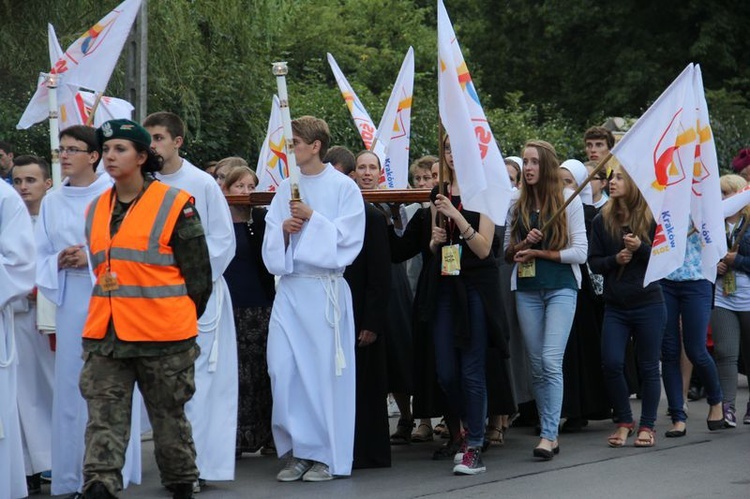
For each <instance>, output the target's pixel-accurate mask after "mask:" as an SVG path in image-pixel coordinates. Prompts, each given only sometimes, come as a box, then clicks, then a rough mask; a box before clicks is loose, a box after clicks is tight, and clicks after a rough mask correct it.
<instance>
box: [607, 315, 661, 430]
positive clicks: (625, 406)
mask: <svg viewBox="0 0 750 499" xmlns="http://www.w3.org/2000/svg"><path fill="white" fill-rule="evenodd" d="M666 321H667V309H666V307H665V305H664V303H654V304H650V305H646V306H643V307H638V308H634V309H624V308H619V307H612V306H609V305H607V307H606V308H605V309H604V324H603V327H602V364H603V368H604V383H605V384H606V386H607V392H609V398H610V401H611V402H612V407H613V408H614V411H615V415H616V416H617V417H618V419H619V421H620V422H621V423H632V422H633V413H632V411H631V410H630V400H629V399H630V390H629V389H628V383H627V381H625V373H624V366H625V350H626V349H627V345H628V340H629V339H630V336H631V335H632V336H633V338H634V339H635V348H636V358H637V359H638V372H639V373H640V376H641V396H642V406H641V421H640V423H639V426H645V427H647V428H651V429H653V428H654V424H655V423H656V411H657V409H658V407H659V397H660V396H661V380H660V379H659V357H660V355H661V344H662V338H663V335H664V325H665V324H666Z"/></svg>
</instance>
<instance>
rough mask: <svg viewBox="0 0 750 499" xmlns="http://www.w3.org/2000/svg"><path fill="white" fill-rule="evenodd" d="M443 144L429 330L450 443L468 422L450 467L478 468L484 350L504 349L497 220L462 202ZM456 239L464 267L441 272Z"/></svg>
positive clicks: (463, 471)
mask: <svg viewBox="0 0 750 499" xmlns="http://www.w3.org/2000/svg"><path fill="white" fill-rule="evenodd" d="M444 150H445V163H446V165H447V166H448V168H447V171H448V176H449V183H448V185H447V186H446V187H447V188H446V191H445V195H442V194H437V187H436V188H434V189H433V192H432V202H433V204H432V207H431V210H432V211H431V215H432V220H433V222H432V237H431V240H430V251H431V252H432V253H433V255H435V258H434V259H433V262H432V263H433V272H431V277H432V279H433V282H432V285H431V286H430V288H431V289H430V292H431V294H432V296H434V301H433V303H435V304H436V305H435V310H434V314H433V315H432V317H433V324H432V332H433V339H434V343H435V361H436V362H435V364H436V367H437V375H438V382H439V384H440V387H441V388H442V389H443V391H444V392H445V395H446V401H447V405H448V406H447V413H446V415H445V420H446V423H447V425H448V429H449V431H450V434H451V439H452V446H451V444H449V445H448V446H447V447H446V449H449V450H453V448H454V447H456V445H457V444H458V442H460V438H461V436H460V435H461V433H460V424H461V421H463V422H464V425H465V427H466V430H467V434H466V439H465V446H463V448H462V449H460V450H459V449H458V448H456V449H455V451H458V452H457V454H456V456H455V458H454V464H455V465H456V466H455V467H454V468H453V472H454V473H456V474H471V475H473V474H477V473H481V472H484V471H485V469H486V468H485V466H484V464H483V463H482V458H481V449H482V445H483V443H484V422H485V418H486V416H487V383H486V356H487V349H488V346H489V345H492V346H496V347H498V348H502V349H503V351H504V352H505V353H506V356H507V344H505V339H504V336H503V335H502V329H501V325H500V322H501V317H500V315H499V314H500V312H499V310H500V308H501V307H500V278H499V273H498V268H497V262H496V260H495V255H494V252H493V249H496V248H497V246H498V244H497V243H496V242H495V237H494V236H495V225H494V223H493V222H492V220H491V219H490V218H489V217H487V216H486V215H484V214H481V213H477V212H473V211H469V210H466V209H464V208H463V205H462V203H461V197H460V196H461V191H460V189H459V185H458V183H457V182H454V181H453V155H452V151H451V144H450V140H449V139H448V138H446V140H445V148H444ZM438 214H441V215H442V216H444V217H445V219H446V223H445V228H443V227H441V226H440V225H438V224H437V223H436V216H437V215H438ZM454 245H459V246H460V251H461V252H460V257H459V261H460V271H459V273H458V275H443V273H442V272H441V270H442V265H441V262H444V261H447V260H446V259H445V258H444V257H443V254H444V252H446V251H447V249H448V248H450V247H451V246H454ZM443 248H446V249H443ZM438 266H440V267H441V269H438V268H437V267H438ZM455 451H454V452H455Z"/></svg>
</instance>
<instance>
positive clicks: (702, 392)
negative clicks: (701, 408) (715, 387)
mask: <svg viewBox="0 0 750 499" xmlns="http://www.w3.org/2000/svg"><path fill="white" fill-rule="evenodd" d="M705 396H706V389H705V388H703V387H702V386H696V385H690V388H689V389H688V394H687V397H688V400H690V401H692V402H695V401H696V400H700V399H702V398H705Z"/></svg>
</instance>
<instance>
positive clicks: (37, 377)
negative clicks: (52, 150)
mask: <svg viewBox="0 0 750 499" xmlns="http://www.w3.org/2000/svg"><path fill="white" fill-rule="evenodd" d="M11 176H12V180H13V187H14V188H15V189H16V192H18V194H19V195H20V196H21V199H22V200H23V202H24V204H25V205H26V210H27V211H28V213H29V215H30V216H31V221H32V227H33V224H34V223H36V220H37V218H38V216H39V208H40V206H41V204H42V199H43V198H44V195H45V194H46V193H47V191H48V190H49V188H50V187H52V179H51V174H50V166H49V163H47V161H45V160H44V159H43V158H40V157H37V156H16V157H15V158H13V169H12V170H11ZM32 227H29V230H30V231H31V230H33V229H32ZM32 234H33V232H32ZM35 291H36V290H34V291H33V292H32V293H29V295H27V296H24V297H23V298H21V299H19V300H17V301H16V302H14V305H13V311H14V316H13V320H14V322H15V328H16V329H15V332H16V349H17V351H18V415H19V418H20V421H21V437H22V442H23V458H24V467H25V469H26V476H28V477H29V493H33V492H34V491H38V490H39V487H40V481H39V479H40V477H39V474H41V472H42V471H46V470H49V469H51V467H52V393H53V389H52V387H53V384H54V380H55V353H54V351H53V350H52V344H51V342H50V337H49V336H48V335H46V334H42V332H41V331H40V329H39V327H38V326H37V300H38V299H39V296H42V298H41V299H44V298H43V295H38V293H36V292H35Z"/></svg>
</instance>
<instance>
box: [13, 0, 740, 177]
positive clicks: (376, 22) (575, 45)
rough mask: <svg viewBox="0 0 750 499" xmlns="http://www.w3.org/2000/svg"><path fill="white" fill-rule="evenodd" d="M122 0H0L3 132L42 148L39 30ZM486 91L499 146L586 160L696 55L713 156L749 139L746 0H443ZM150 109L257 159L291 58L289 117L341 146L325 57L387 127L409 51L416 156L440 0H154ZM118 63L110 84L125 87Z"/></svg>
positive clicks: (422, 141) (225, 149) (433, 119)
mask: <svg viewBox="0 0 750 499" xmlns="http://www.w3.org/2000/svg"><path fill="white" fill-rule="evenodd" d="M118 2H119V0H55V1H54V2H50V1H49V0H25V1H24V2H15V1H10V0H0V16H2V18H3V19H6V20H7V21H6V24H5V25H4V29H3V30H0V44H2V45H1V46H2V47H3V54H2V56H0V88H3V90H4V91H3V92H2V94H0V136H1V137H3V138H4V139H9V140H11V141H13V142H14V143H15V144H16V145H17V148H18V149H19V150H22V151H31V152H37V153H44V151H46V149H47V145H46V144H47V138H46V137H47V131H46V125H44V124H42V125H37V126H35V127H33V128H32V129H31V130H29V131H16V130H15V123H16V122H17V121H18V118H19V117H20V115H21V113H22V112H23V109H24V107H25V106H26V103H27V102H28V100H29V98H30V97H31V94H32V92H33V90H34V84H35V82H36V78H37V75H38V73H39V72H40V71H43V70H46V69H47V66H48V60H47V59H48V55H47V40H46V36H45V34H46V23H47V22H51V23H53V24H54V25H55V27H56V29H57V33H58V36H59V37H60V42H61V44H62V46H63V47H66V46H68V45H69V44H70V43H72V42H73V41H74V40H75V39H76V38H77V37H78V36H79V34H80V33H81V32H82V31H83V30H85V29H87V28H88V27H89V26H91V25H92V24H93V23H94V22H95V21H96V20H98V19H99V18H101V17H102V16H103V15H105V14H106V13H107V12H108V11H109V10H111V9H112V8H113V7H114V6H116V5H117V3H118ZM445 3H446V7H447V9H448V12H449V15H450V16H451V19H452V20H453V23H454V27H455V30H456V33H457V36H458V38H459V41H460V43H461V46H462V48H463V51H464V57H465V59H466V60H467V63H468V65H469V68H470V70H471V73H472V78H473V80H474V82H475V84H476V86H477V89H478V91H479V95H480V97H481V99H482V102H483V104H484V106H485V109H486V111H487V115H488V118H489V120H490V122H491V124H492V126H493V130H494V132H495V135H496V136H497V139H498V141H499V142H500V144H501V148H502V150H503V152H504V153H506V154H518V152H519V151H520V148H521V147H522V145H523V143H524V142H525V141H526V140H528V139H530V138H536V137H539V138H544V139H546V140H549V141H550V142H552V143H553V144H555V145H556V147H557V148H558V151H559V153H560V156H561V157H563V158H565V157H579V158H580V157H582V156H583V150H582V149H581V135H582V132H583V130H585V129H586V128H587V127H588V126H590V125H593V124H600V123H601V122H603V121H604V119H605V117H607V116H613V115H616V116H626V117H637V116H639V115H640V114H641V113H642V112H643V111H644V110H645V109H646V107H647V106H648V105H649V104H650V103H651V102H653V100H654V99H655V98H656V97H657V96H658V95H659V93H660V92H661V91H662V90H663V89H664V88H665V87H666V86H667V85H668V84H669V82H670V81H671V80H672V79H673V78H674V77H675V76H676V75H677V74H679V72H680V71H681V70H682V69H683V68H684V67H685V65H686V64H687V63H688V62H691V61H692V62H698V63H700V64H701V67H702V70H703V75H704V78H705V85H706V87H707V89H708V91H707V94H708V100H709V107H710V110H711V115H712V120H713V126H714V131H715V135H716V137H717V141H718V149H719V158H720V161H721V163H722V164H724V165H726V164H727V163H728V161H730V160H731V157H732V156H733V155H734V153H735V152H736V150H737V149H739V148H740V147H747V146H748V145H749V144H748V143H747V141H748V137H750V119H749V118H748V117H747V116H748V99H750V67H749V66H750V59H748V58H747V54H748V53H750V38H749V37H747V36H746V35H745V29H744V20H746V19H748V18H750V3H748V2H744V1H741V0H703V1H698V0H681V1H676V0H664V1H662V2H659V3H656V4H655V3H652V2H646V1H644V0H621V1H619V2H599V1H595V0H564V1H563V0H445ZM148 13H149V66H148V77H149V82H148V83H149V95H148V110H149V111H150V112H153V111H157V110H171V111H174V112H176V113H178V114H179V115H181V116H182V117H183V118H184V119H185V121H186V123H187V125H188V130H189V134H188V137H187V145H186V147H185V149H186V154H188V155H190V157H191V159H193V160H195V161H197V162H202V161H205V160H209V159H218V158H220V157H224V156H228V155H240V156H244V157H247V158H248V159H249V160H250V161H251V162H253V161H255V158H257V154H258V150H259V148H260V144H261V141H262V139H263V136H264V134H265V131H266V123H267V119H268V114H269V111H270V106H271V97H272V95H273V93H274V92H275V90H276V85H275V79H274V77H273V75H272V74H271V63H272V62H273V61H275V60H287V61H288V62H289V68H290V71H289V76H288V83H289V94H290V106H291V109H292V114H293V115H294V116H299V115H302V114H314V115H317V116H319V117H321V118H324V119H326V121H328V123H329V125H330V128H331V131H332V133H333V138H334V142H335V143H338V144H343V145H347V146H348V147H350V148H351V149H353V150H358V149H360V148H361V147H362V144H361V141H360V140H359V138H358V136H357V132H356V130H355V129H354V127H353V126H352V123H351V119H350V117H349V115H348V111H347V109H346V106H345V105H344V102H343V100H342V99H341V96H340V94H339V91H338V89H337V87H336V84H335V80H334V78H333V75H332V74H331V71H330V69H329V68H328V65H327V62H326V52H331V53H332V54H333V55H334V56H335V57H336V59H337V61H338V62H339V65H340V66H341V68H342V70H343V71H344V73H345V74H346V75H347V77H348V78H349V81H350V82H351V84H352V86H353V87H354V89H355V90H356V91H357V93H358V95H359V96H360V98H361V99H362V101H363V103H364V104H365V106H366V107H367V108H368V110H369V112H370V114H371V116H372V117H373V119H374V120H375V121H376V122H378V121H379V118H380V115H381V114H382V111H383V108H384V107H385V103H386V101H387V99H388V96H389V94H390V91H391V86H392V85H393V82H394V81H395V79H396V75H397V73H398V69H399V67H400V65H401V61H402V59H403V56H404V54H405V53H406V51H407V49H408V47H409V46H413V47H414V49H415V56H416V57H415V63H416V64H415V65H416V79H415V91H414V94H415V95H414V106H413V108H412V144H411V149H412V156H414V157H416V156H419V155H422V154H425V153H428V152H432V153H434V152H435V150H436V149H437V115H438V113H437V89H436V73H435V64H436V54H435V50H436V33H435V31H436V2H435V0H331V1H325V2H324V1H320V0H212V1H209V0H189V1H188V0H150V1H149V2H148ZM123 82H124V68H123V64H120V65H119V66H118V68H117V69H116V71H115V74H114V75H113V78H112V80H111V82H110V86H109V93H110V94H113V95H119V94H121V93H122V92H123V87H124V84H123Z"/></svg>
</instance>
